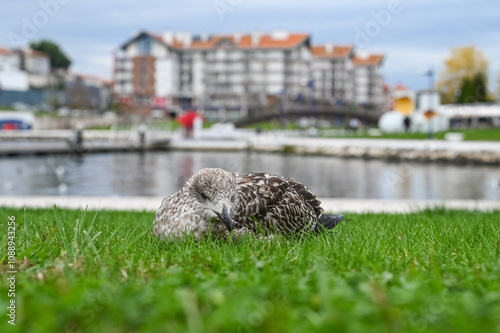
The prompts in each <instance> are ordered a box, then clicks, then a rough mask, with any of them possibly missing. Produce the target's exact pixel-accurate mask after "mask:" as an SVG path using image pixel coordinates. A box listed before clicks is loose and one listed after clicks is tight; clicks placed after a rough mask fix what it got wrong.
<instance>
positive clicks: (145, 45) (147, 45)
mask: <svg viewBox="0 0 500 333" xmlns="http://www.w3.org/2000/svg"><path fill="white" fill-rule="evenodd" d="M137 47H138V48H139V54H140V55H151V38H150V37H148V36H142V37H141V38H139V40H138V41H137Z"/></svg>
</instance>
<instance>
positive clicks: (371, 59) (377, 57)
mask: <svg viewBox="0 0 500 333" xmlns="http://www.w3.org/2000/svg"><path fill="white" fill-rule="evenodd" d="M383 59H384V55H383V54H370V55H369V56H367V57H360V56H354V58H353V59H352V62H353V64H354V65H356V66H373V65H380V64H381V63H382V60H383Z"/></svg>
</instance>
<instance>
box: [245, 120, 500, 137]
mask: <svg viewBox="0 0 500 333" xmlns="http://www.w3.org/2000/svg"><path fill="white" fill-rule="evenodd" d="M246 128H252V129H257V128H260V129H261V130H263V131H278V130H280V129H281V127H280V122H279V121H277V120H274V121H267V122H261V123H256V124H252V125H248V126H246ZM285 129H287V130H297V129H300V128H299V126H298V124H297V122H286V127H285ZM335 129H337V130H342V129H343V128H341V127H326V128H320V129H319V135H320V137H328V138H371V139H406V140H424V139H427V138H428V136H427V133H401V134H384V133H383V134H382V135H379V136H372V135H369V134H368V129H366V128H361V129H360V130H359V131H358V132H357V133H356V134H353V133H352V132H350V133H349V134H346V135H329V134H325V135H323V134H322V133H321V131H322V130H335ZM306 130H307V129H304V131H306ZM448 132H452V133H463V134H464V136H465V137H464V140H466V141H500V128H491V129H464V130H462V129H460V130H459V129H457V130H450V131H447V132H437V133H435V134H434V139H437V140H443V139H444V136H445V134H446V133H448Z"/></svg>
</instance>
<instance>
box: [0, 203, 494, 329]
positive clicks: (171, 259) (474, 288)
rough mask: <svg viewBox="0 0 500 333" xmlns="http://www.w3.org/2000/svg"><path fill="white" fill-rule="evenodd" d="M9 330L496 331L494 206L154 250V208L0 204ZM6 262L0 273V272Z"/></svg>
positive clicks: (362, 218) (364, 218) (366, 218)
mask: <svg viewBox="0 0 500 333" xmlns="http://www.w3.org/2000/svg"><path fill="white" fill-rule="evenodd" d="M0 216H2V221H3V222H2V226H3V229H2V230H5V231H3V232H2V234H1V235H2V241H3V243H4V244H5V243H6V230H7V221H8V217H9V216H15V218H16V221H17V230H16V231H17V236H16V243H17V251H18V256H17V257H18V263H17V266H18V267H17V269H18V271H19V273H18V274H17V282H16V298H15V299H16V302H17V303H16V304H17V324H16V326H15V327H11V326H10V325H8V324H7V320H8V318H7V317H6V316H5V315H4V314H5V311H6V310H5V309H6V306H7V302H8V300H9V299H8V297H7V289H8V285H7V281H6V279H5V278H3V279H2V281H1V290H2V292H1V293H0V300H1V308H2V309H4V310H3V312H2V313H3V315H2V322H1V323H0V330H1V331H2V332H7V330H5V327H7V328H8V329H9V331H19V332H108V331H109V332H139V331H140V332H146V331H157V332H285V331H289V332H308V331H318V332H333V331H338V332H472V331H474V332H495V331H497V332H499V331H500V279H499V276H500V257H499V256H500V224H499V221H500V212H499V211H497V212H493V213H472V212H463V211H446V210H433V211H423V212H420V213H415V214H407V215H389V214H366V215H350V216H349V218H351V219H352V221H351V222H348V223H344V224H342V225H339V226H338V227H337V228H335V229H334V230H332V231H330V232H327V233H325V234H322V235H320V236H319V237H305V238H302V239H286V238H283V237H278V238H275V239H273V240H272V241H259V240H256V239H252V238H246V239H243V240H242V241H240V242H234V243H233V242H223V241H210V240H205V241H201V242H198V243H196V242H193V241H190V240H188V241H186V242H176V243H162V242H160V241H158V240H157V239H156V238H154V237H153V236H152V233H151V223H152V220H153V213H136V212H110V211H101V212H98V213H96V212H90V211H88V212H85V211H74V210H61V209H47V210H27V211H23V210H15V209H7V208H0ZM6 260H7V259H6V257H4V258H3V260H2V261H3V265H2V266H1V267H2V268H1V269H2V273H3V274H4V275H5V272H6V271H7V266H6V265H5V262H6Z"/></svg>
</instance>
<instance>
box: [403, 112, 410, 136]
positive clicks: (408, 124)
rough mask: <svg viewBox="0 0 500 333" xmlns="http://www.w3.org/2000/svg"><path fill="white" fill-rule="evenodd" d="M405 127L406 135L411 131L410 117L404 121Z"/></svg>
mask: <svg viewBox="0 0 500 333" xmlns="http://www.w3.org/2000/svg"><path fill="white" fill-rule="evenodd" d="M403 125H404V126H405V133H408V132H409V131H410V129H411V119H410V117H408V116H406V117H405V119H403Z"/></svg>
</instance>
